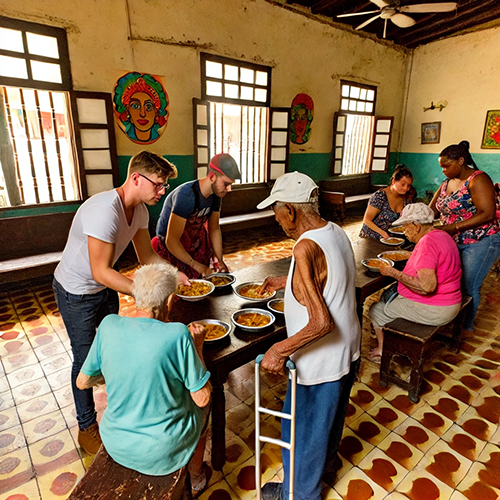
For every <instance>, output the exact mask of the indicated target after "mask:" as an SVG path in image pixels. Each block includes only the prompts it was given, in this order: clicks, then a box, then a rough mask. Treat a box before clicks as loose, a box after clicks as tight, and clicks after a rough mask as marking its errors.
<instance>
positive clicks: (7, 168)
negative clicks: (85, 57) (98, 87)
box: [0, 16, 118, 208]
mask: <svg viewBox="0 0 500 500" xmlns="http://www.w3.org/2000/svg"><path fill="white" fill-rule="evenodd" d="M75 94H76V93H75V92H73V91H72V82H71V72H70V62H69V53H68V44H67V38H66V32H65V30H63V29H61V28H54V27H50V26H45V25H41V24H35V23H30V22H25V21H19V20H14V19H8V18H5V17H1V16H0V146H2V147H1V148H0V208H4V207H17V206H23V205H34V204H40V203H60V202H73V201H75V200H80V199H82V198H86V197H87V196H90V195H92V194H94V193H95V192H99V191H101V190H103V189H105V188H108V189H110V188H112V187H113V185H114V184H115V183H116V181H117V178H118V175H117V174H118V171H117V158H116V147H115V143H114V135H112V134H113V130H112V127H113V121H112V113H111V114H108V115H107V122H106V125H105V128H106V131H104V132H105V135H106V140H105V141H103V140H102V138H100V139H99V140H98V141H97V142H96V141H95V140H92V138H91V137H90V134H89V133H87V136H86V137H84V134H85V131H84V130H83V129H84V128H85V127H84V126H82V124H81V120H79V117H80V116H81V115H83V118H85V107H84V106H80V104H79V100H82V101H83V102H84V103H85V102H89V100H88V99H85V97H86V95H87V94H88V93H78V94H79V97H76V95H75ZM81 94H85V95H81ZM99 98H100V99H101V100H103V99H104V100H106V101H109V106H110V105H111V102H110V96H109V95H108V94H105V95H104V97H103V96H102V95H100V96H99ZM77 107H78V108H79V109H77ZM80 108H81V109H80ZM87 114H88V113H87ZM109 118H111V119H109ZM90 127H91V128H93V129H98V128H102V127H103V125H94V124H92V125H90ZM95 132H96V130H94V136H95ZM101 133H102V132H101ZM94 139H95V137H94ZM85 144H87V149H89V150H93V151H94V152H95V151H97V150H100V152H99V154H100V155H101V156H102V154H103V153H104V154H107V155H108V156H109V157H110V159H109V161H108V162H107V163H106V162H103V161H102V159H101V161H100V163H99V162H98V164H97V166H96V164H95V162H94V165H92V164H91V165H90V167H89V165H88V164H89V162H88V160H87V158H86V153H85ZM111 153H113V154H111ZM89 170H92V172H91V173H92V174H93V176H90V175H88V174H89ZM96 175H101V177H100V178H99V181H100V182H96V181H95V176H96ZM80 178H81V179H84V180H85V182H83V183H81V182H80Z"/></svg>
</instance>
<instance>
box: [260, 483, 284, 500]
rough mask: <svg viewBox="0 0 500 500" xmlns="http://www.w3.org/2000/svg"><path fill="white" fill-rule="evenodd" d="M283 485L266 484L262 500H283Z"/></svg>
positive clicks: (263, 488) (263, 487)
mask: <svg viewBox="0 0 500 500" xmlns="http://www.w3.org/2000/svg"><path fill="white" fill-rule="evenodd" d="M282 490H283V485H282V483H266V484H265V485H264V486H262V490H261V491H262V500H281V492H282Z"/></svg>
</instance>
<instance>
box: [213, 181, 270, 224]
mask: <svg viewBox="0 0 500 500" xmlns="http://www.w3.org/2000/svg"><path fill="white" fill-rule="evenodd" d="M270 192H271V188H270V187H269V186H268V185H256V186H250V187H241V188H240V187H235V188H233V190H232V191H230V192H229V193H227V194H226V196H224V198H223V200H222V205H221V217H220V226H221V229H222V232H223V233H226V232H229V231H235V230H239V229H249V228H252V227H257V226H265V225H269V224H276V221H275V219H274V212H273V210H271V209H267V210H258V209H257V205H258V204H259V203H260V202H261V201H262V200H264V199H265V198H267V197H268V196H269V193H270Z"/></svg>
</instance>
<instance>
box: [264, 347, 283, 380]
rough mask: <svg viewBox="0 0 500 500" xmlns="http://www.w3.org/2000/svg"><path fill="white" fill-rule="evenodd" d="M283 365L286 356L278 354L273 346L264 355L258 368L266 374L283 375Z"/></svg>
mask: <svg viewBox="0 0 500 500" xmlns="http://www.w3.org/2000/svg"><path fill="white" fill-rule="evenodd" d="M285 363H286V356H282V355H281V354H280V353H279V352H278V348H277V347H276V346H275V345H273V346H271V348H270V349H269V350H268V351H267V352H266V354H264V358H263V359H262V363H261V365H260V366H261V367H262V368H263V369H264V370H266V371H268V372H271V373H275V374H281V375H283V374H284V373H285Z"/></svg>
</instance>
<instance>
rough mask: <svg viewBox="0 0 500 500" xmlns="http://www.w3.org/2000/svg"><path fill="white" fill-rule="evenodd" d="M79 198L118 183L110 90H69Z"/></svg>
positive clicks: (110, 187) (108, 188) (87, 196)
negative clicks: (76, 158) (106, 91)
mask: <svg viewBox="0 0 500 500" xmlns="http://www.w3.org/2000/svg"><path fill="white" fill-rule="evenodd" d="M70 98H71V114H72V118H73V126H74V129H75V142H76V150H77V155H78V165H79V170H80V187H81V195H82V199H83V200H85V199H87V198H89V197H90V196H92V195H94V194H97V193H100V192H101V191H108V190H110V189H113V188H114V187H117V186H118V182H119V180H118V156H117V153H116V141H115V131H114V121H113V105H112V101H111V94H108V93H105V92H82V91H71V92H70Z"/></svg>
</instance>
